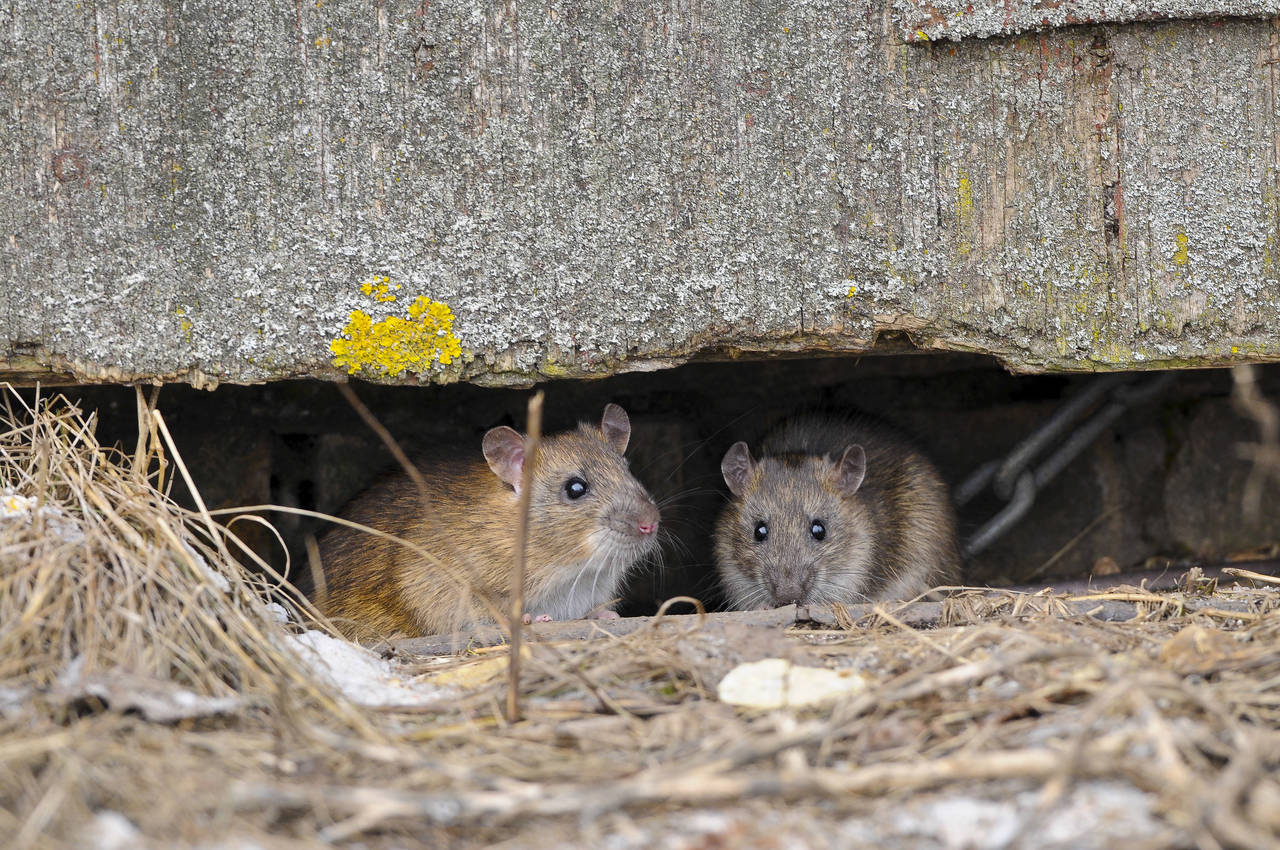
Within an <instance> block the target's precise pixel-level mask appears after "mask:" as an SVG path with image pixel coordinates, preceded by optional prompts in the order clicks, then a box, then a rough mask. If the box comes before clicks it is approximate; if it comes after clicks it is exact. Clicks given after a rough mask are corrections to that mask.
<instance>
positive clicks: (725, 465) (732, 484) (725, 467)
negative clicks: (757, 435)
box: [720, 442, 756, 496]
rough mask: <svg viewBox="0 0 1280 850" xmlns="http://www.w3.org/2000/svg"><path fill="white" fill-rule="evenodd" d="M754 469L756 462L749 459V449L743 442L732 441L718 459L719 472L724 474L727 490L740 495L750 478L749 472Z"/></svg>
mask: <svg viewBox="0 0 1280 850" xmlns="http://www.w3.org/2000/svg"><path fill="white" fill-rule="evenodd" d="M755 470H756V462H755V461H754V460H752V459H751V449H749V448H747V444H746V443H743V442H737V443H734V444H733V445H732V446H730V447H729V451H727V452H725V453H724V460H722V461H720V472H721V474H723V475H724V483H725V484H728V485H729V492H730V493H732V494H733V495H735V496H741V495H742V494H743V493H744V492H746V489H747V482H748V481H750V480H751V473H753V472H755Z"/></svg>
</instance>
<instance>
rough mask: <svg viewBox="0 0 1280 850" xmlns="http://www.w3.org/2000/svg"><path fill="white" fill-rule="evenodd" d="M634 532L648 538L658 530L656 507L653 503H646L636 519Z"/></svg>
mask: <svg viewBox="0 0 1280 850" xmlns="http://www.w3.org/2000/svg"><path fill="white" fill-rule="evenodd" d="M636 530H637V531H639V532H640V533H641V534H642V535H644V536H646V537H647V536H648V535H650V534H653V533H654V532H655V531H657V530H658V506H657V505H655V504H654V503H653V502H648V503H646V504H645V505H644V506H643V507H642V508H641V509H640V516H638V517H637V518H636Z"/></svg>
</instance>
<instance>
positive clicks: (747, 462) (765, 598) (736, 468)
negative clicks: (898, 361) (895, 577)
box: [716, 443, 874, 609]
mask: <svg viewBox="0 0 1280 850" xmlns="http://www.w3.org/2000/svg"><path fill="white" fill-rule="evenodd" d="M866 469H867V458H866V453H865V452H864V451H863V449H862V447H861V446H858V445H851V446H849V447H847V448H846V449H845V450H844V452H843V453H841V454H840V455H839V456H838V457H837V458H835V459H832V458H829V457H823V456H815V455H807V454H780V455H777V456H774V457H765V458H762V459H761V460H759V461H757V460H755V459H754V458H752V457H751V452H750V450H749V449H748V448H747V444H746V443H735V444H734V445H733V446H732V447H731V448H730V449H729V451H728V453H727V454H725V456H724V461H723V462H721V464H720V470H721V472H722V473H724V480H725V483H726V484H728V485H729V490H730V492H732V493H733V498H732V500H731V501H730V503H729V506H728V507H727V508H726V510H725V512H724V514H723V515H722V516H721V518H720V522H719V524H718V526H717V529H716V555H717V557H716V560H717V562H718V563H719V566H720V576H721V579H722V581H723V583H724V587H725V591H726V593H727V594H728V596H729V602H730V604H731V605H732V606H733V607H734V608H740V609H741V608H776V607H778V606H781V605H790V604H792V603H796V604H803V605H807V604H816V603H823V602H836V601H845V600H848V599H849V598H850V597H851V596H856V595H857V594H858V592H859V589H860V588H861V587H862V586H863V584H864V582H865V579H866V575H867V573H868V571H869V570H870V568H871V556H872V552H873V550H874V541H873V539H872V537H871V529H872V523H871V518H870V517H869V516H868V514H867V509H866V506H865V505H863V504H862V501H861V500H860V499H858V498H856V494H857V492H858V488H859V487H861V486H862V480H863V478H864V477H865V475H866Z"/></svg>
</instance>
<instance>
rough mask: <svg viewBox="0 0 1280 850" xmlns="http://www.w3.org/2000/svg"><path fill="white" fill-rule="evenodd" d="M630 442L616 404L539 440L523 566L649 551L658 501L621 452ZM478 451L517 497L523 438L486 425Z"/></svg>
mask: <svg viewBox="0 0 1280 850" xmlns="http://www.w3.org/2000/svg"><path fill="white" fill-rule="evenodd" d="M630 439H631V420H630V419H629V418H628V417H627V412H626V411H625V410H623V409H622V408H621V407H619V406H618V405H616V404H610V405H606V406H605V409H604V416H603V417H601V420H600V424H599V426H596V425H590V424H586V423H583V424H581V425H579V426H578V427H577V429H576V430H573V431H565V432H562V433H559V434H554V435H552V436H549V437H546V438H545V439H543V441H542V443H541V447H540V448H539V453H538V461H537V465H536V466H535V468H534V477H533V482H532V484H531V486H530V493H529V551H530V553H531V557H530V565H531V566H532V565H534V564H537V563H545V564H548V565H569V564H576V563H580V562H582V561H588V560H597V559H599V561H600V562H601V563H604V562H612V563H615V564H624V565H629V564H631V563H633V562H635V561H636V560H639V559H640V558H642V557H644V556H646V555H649V554H652V553H654V552H656V551H657V549H658V533H657V532H658V506H657V505H655V504H654V502H653V498H652V497H651V496H650V495H649V493H648V491H647V490H645V488H644V487H643V486H642V485H641V484H640V482H639V481H637V480H636V479H635V477H634V476H632V474H631V470H630V467H629V466H628V464H627V461H626V459H625V458H624V457H623V456H622V454H623V452H624V451H626V448H627V443H628V442H629V441H630ZM483 448H484V457H485V460H486V461H488V463H489V468H490V469H491V470H493V473H494V474H495V475H497V476H498V478H500V479H502V481H504V482H506V484H508V485H509V486H510V487H511V488H512V489H513V490H514V491H515V492H516V494H519V492H520V487H521V483H520V479H521V475H522V473H523V470H524V460H525V456H524V437H522V436H521V435H520V434H519V433H518V432H517V431H515V430H514V429H511V428H507V427H505V426H504V427H501V428H494V429H492V430H490V431H489V432H488V433H486V434H485V435H484V444H483ZM535 554H536V555H537V557H534V556H533V555H535Z"/></svg>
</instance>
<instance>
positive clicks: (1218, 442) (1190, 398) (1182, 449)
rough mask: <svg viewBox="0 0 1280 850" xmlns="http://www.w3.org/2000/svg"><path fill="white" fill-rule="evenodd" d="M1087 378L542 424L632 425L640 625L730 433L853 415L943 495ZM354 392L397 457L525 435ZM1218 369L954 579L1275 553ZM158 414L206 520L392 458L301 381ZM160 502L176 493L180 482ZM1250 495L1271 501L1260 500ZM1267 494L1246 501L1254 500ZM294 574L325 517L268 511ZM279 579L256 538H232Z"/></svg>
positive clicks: (856, 378) (1271, 527)
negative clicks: (644, 501)
mask: <svg viewBox="0 0 1280 850" xmlns="http://www.w3.org/2000/svg"><path fill="white" fill-rule="evenodd" d="M1258 374H1259V376H1260V378H1261V380H1262V388H1263V391H1264V392H1265V393H1267V394H1268V395H1269V397H1271V398H1273V399H1276V400H1280V367H1259V369H1258ZM1095 380H1098V378H1097V377H1095V376H1089V375H1041V376H1014V375H1009V374H1007V373H1006V372H1004V371H1003V370H1002V369H1000V368H999V367H998V366H997V365H996V364H995V363H994V362H993V361H992V360H990V359H988V358H985V357H979V356H966V355H953V354H937V355H935V354H914V355H909V356H905V355H904V356H874V357H862V358H856V357H828V358H818V359H814V358H786V359H781V358H780V359H769V360H757V361H740V362H704V363H693V364H689V365H686V366H682V367H679V368H675V369H671V370H667V371H660V372H650V373H635V374H626V375H619V376H616V377H612V378H607V379H602V380H598V381H562V382H548V383H546V384H544V385H543V388H544V389H545V390H546V391H547V407H546V411H547V412H546V418H547V422H546V427H547V428H548V429H551V430H554V429H559V428H564V427H568V426H570V425H572V424H573V422H575V421H577V420H579V419H590V420H596V419H598V417H599V416H600V412H601V410H602V409H603V407H604V405H605V404H606V403H607V402H609V401H614V402H617V403H619V404H621V405H622V406H623V407H625V408H626V409H627V411H628V412H629V413H630V414H631V418H632V425H633V436H632V445H631V448H630V449H629V451H628V456H629V457H630V458H631V463H632V469H633V471H634V472H635V474H636V476H637V477H638V478H639V479H640V480H641V481H642V482H643V483H644V484H645V485H646V486H648V487H649V489H650V491H651V492H652V493H653V494H654V495H655V496H656V497H657V498H658V499H660V500H670V503H669V504H668V505H667V507H665V508H664V522H665V524H666V525H667V527H668V528H669V529H670V530H671V531H672V532H673V533H674V535H675V536H676V537H677V538H678V539H679V540H680V542H681V545H680V546H678V547H673V548H671V549H670V551H668V552H667V553H666V566H665V568H664V569H662V570H661V571H656V570H649V571H643V572H640V573H638V574H637V575H636V577H635V579H634V580H633V582H632V585H631V587H630V589H629V596H628V600H627V605H626V606H625V608H624V610H625V611H626V612H628V613H637V614H639V613H652V611H653V610H654V609H655V608H656V605H657V603H658V602H659V601H661V600H662V599H665V598H667V597H670V596H673V595H679V594H689V595H695V596H699V597H702V598H705V599H707V600H708V601H710V602H712V604H714V602H715V597H716V594H715V581H714V573H713V570H712V568H711V550H710V530H711V527H712V523H713V522H714V518H715V514H716V512H717V510H718V509H719V507H720V505H721V504H722V502H723V499H724V493H725V488H724V485H723V481H722V480H721V477H720V471H719V464H720V459H721V457H722V456H723V454H724V452H725V450H726V449H727V448H728V447H729V446H730V445H731V444H732V443H733V442H734V441H736V440H739V439H744V440H747V441H748V442H749V443H750V444H751V445H752V446H753V448H754V447H756V446H758V441H759V437H760V435H761V433H762V432H763V431H764V430H765V429H766V428H767V427H768V426H769V425H770V424H771V423H772V422H774V421H776V419H778V418H779V417H781V416H783V415H785V414H787V413H788V412H790V411H794V410H796V409H798V408H802V407H815V406H816V407H822V408H831V409H858V410H862V411H865V412H868V413H873V414H875V415H877V416H880V417H882V418H884V419H887V420H890V421H891V422H894V423H895V424H897V425H899V426H901V427H902V428H903V429H904V430H905V431H907V432H908V433H910V434H912V435H913V436H914V437H915V438H916V440H917V442H919V444H920V445H921V446H922V447H923V448H924V449H925V450H926V452H927V453H928V454H929V455H930V456H931V457H932V458H933V459H934V460H935V462H936V463H937V464H938V466H939V468H940V469H941V470H942V472H943V474H944V475H945V476H946V477H947V479H948V480H949V481H950V482H951V483H952V485H953V486H955V485H956V484H958V483H959V482H960V481H962V480H963V479H964V478H965V477H966V476H967V475H968V474H969V473H970V472H972V471H973V470H974V469H975V468H977V467H978V466H979V465H980V464H982V463H983V462H985V461H987V460H991V459H993V458H1000V457H1003V456H1004V455H1005V454H1006V453H1008V451H1009V450H1010V449H1011V448H1012V447H1013V446H1014V445H1015V444H1016V443H1017V442H1018V441H1019V440H1020V439H1022V438H1023V437H1024V436H1026V435H1027V434H1028V433H1030V432H1031V431H1033V430H1034V429H1036V428H1037V427H1038V426H1039V425H1040V424H1041V423H1042V422H1043V421H1044V420H1045V419H1046V417H1048V416H1049V415H1050V414H1051V413H1053V412H1054V411H1055V410H1056V409H1057V408H1058V407H1059V406H1060V405H1061V404H1062V402H1063V400H1064V399H1066V398H1069V397H1071V396H1072V395H1073V394H1075V393H1078V392H1080V391H1081V390H1082V389H1083V388H1085V387H1086V386H1087V385H1088V384H1089V383H1090V382H1091V381H1095ZM354 386H355V389H356V391H357V393H358V394H359V396H360V397H361V398H362V399H363V400H364V401H365V402H366V404H368V405H369V407H370V408H371V409H372V410H373V411H374V412H375V414H376V415H377V416H378V417H379V419H380V420H381V421H382V422H383V423H384V424H385V425H386V426H387V428H388V429H389V430H390V431H391V432H392V434H393V435H395V437H396V439H397V440H399V441H400V442H401V443H402V445H403V446H404V447H405V448H406V449H408V450H410V451H412V450H413V449H415V448H421V447H426V446H429V445H432V444H435V443H442V442H444V443H455V442H458V441H462V443H463V444H465V445H466V446H467V447H469V448H467V450H469V451H470V450H473V451H475V452H476V453H477V454H478V453H479V451H480V438H481V436H482V434H483V433H484V431H485V430H486V429H487V428H490V427H492V426H494V425H498V424H512V425H516V426H517V427H520V426H522V425H523V416H524V409H525V403H526V400H527V398H528V396H529V391H528V390H512V389H490V388H482V387H476V386H472V385H455V386H443V387H436V386H432V387H420V388H419V387H384V386H375V385H370V384H364V383H359V382H357V383H356V384H355V385H354ZM1231 386H1232V385H1231V376H1230V373H1229V372H1228V371H1225V370H1205V371H1188V372H1180V373H1178V374H1177V378H1176V380H1175V381H1174V382H1173V384H1172V386H1171V387H1170V388H1168V389H1167V390H1166V391H1165V392H1164V393H1163V394H1162V395H1161V396H1160V397H1158V398H1156V399H1155V400H1153V401H1150V402H1147V403H1145V404H1142V405H1139V406H1135V407H1134V408H1133V409H1131V410H1130V411H1128V412H1127V413H1126V414H1125V415H1124V416H1123V417H1121V418H1120V419H1119V421H1117V422H1116V424H1115V425H1114V426H1113V427H1111V428H1109V429H1107V431H1105V432H1104V433H1103V434H1102V436H1101V437H1099V438H1098V439H1097V440H1096V441H1095V442H1094V443H1093V444H1091V445H1090V446H1089V448H1088V449H1087V450H1086V451H1085V452H1084V453H1082V454H1081V455H1080V457H1079V458H1078V459H1077V460H1076V461H1075V462H1074V463H1072V464H1071V465H1070V466H1069V467H1068V468H1067V469H1066V470H1065V471H1064V472H1063V473H1062V474H1061V476H1059V477H1058V478H1057V479H1056V480H1055V481H1054V482H1053V483H1052V484H1050V485H1049V486H1048V487H1046V488H1045V489H1044V491H1043V492H1041V493H1040V494H1039V496H1038V498H1037V500H1036V502H1035V504H1034V506H1033V507H1032V508H1031V510H1030V512H1029V513H1028V514H1027V515H1026V517H1025V518H1024V519H1023V520H1022V521H1021V522H1020V523H1018V524H1017V525H1016V526H1015V527H1013V528H1012V529H1011V530H1010V531H1009V532H1008V533H1007V534H1006V535H1005V536H1004V537H1002V538H1001V539H1000V540H998V541H997V542H996V543H995V544H994V545H992V546H991V547H990V548H989V549H987V550H986V551H984V552H982V553H981V554H980V555H978V556H977V557H975V558H974V559H973V560H972V562H971V563H970V564H969V566H968V574H967V580H968V582H969V583H972V584H993V585H1005V584H1025V583H1032V582H1041V581H1047V580H1053V579H1055V578H1082V577H1085V576H1088V575H1089V574H1090V573H1091V571H1092V570H1093V569H1094V567H1095V564H1097V563H1098V562H1099V561H1100V559H1104V558H1109V559H1111V560H1113V561H1114V562H1115V563H1116V564H1117V565H1118V566H1119V567H1120V568H1122V569H1130V568H1141V567H1150V566H1158V565H1159V564H1160V563H1162V562H1164V561H1167V560H1170V559H1186V558H1208V559H1221V558H1224V557H1227V556H1231V555H1236V554H1239V553H1242V552H1247V551H1257V553H1258V554H1259V556H1260V557H1261V556H1264V555H1268V554H1274V552H1275V549H1274V546H1275V544H1276V543H1277V541H1280V516H1278V515H1276V514H1275V513H1274V512H1270V513H1268V512H1266V511H1264V512H1263V514H1264V515H1263V516H1262V517H1261V518H1259V519H1257V520H1250V519H1248V518H1246V517H1245V516H1244V512H1243V509H1242V495H1243V491H1244V486H1245V480H1246V478H1247V476H1248V475H1249V471H1250V463H1249V461H1247V460H1245V459H1242V458H1241V457H1240V455H1239V451H1238V447H1239V446H1241V445H1242V444H1246V443H1249V442H1252V441H1255V440H1257V438H1258V436H1257V435H1258V432H1257V427H1256V426H1255V425H1254V424H1253V423H1252V422H1251V421H1249V420H1246V419H1243V418H1241V416H1240V415H1239V414H1238V413H1236V412H1235V411H1234V410H1233V408H1232V405H1231V399H1230V393H1231ZM60 391H61V392H63V393H64V394H66V395H67V396H68V397H70V398H72V399H80V400H81V401H82V402H83V405H84V406H85V407H86V408H87V409H97V410H98V412H99V415H100V418H101V425H100V430H99V434H100V436H101V438H102V440H103V442H104V443H106V444H110V443H112V442H116V441H119V442H120V443H122V445H124V446H125V447H126V448H127V449H129V450H132V447H133V443H134V438H135V437H134V435H135V434H136V430H135V429H136V421H135V413H134V391H133V389H132V388H128V387H70V388H64V389H61V390H60ZM160 408H161V410H162V411H163V413H164V415H165V417H166V420H167V422H168V423H169V426H170V428H171V429H172V431H173V433H174V437H175V439H176V441H177V443H178V446H179V449H180V450H181V452H182V454H183V456H184V458H185V459H186V462H187V463H188V465H189V466H190V468H191V471H192V474H193V475H194V477H195V479H196V482H197V485H198V486H199V487H200V489H201V492H202V494H203V495H204V497H205V499H206V501H207V502H208V504H209V505H210V507H232V506H236V505H247V504H259V503H267V502H270V503H276V504H282V505H290V506H294V507H300V508H306V509H311V510H318V511H323V512H337V511H339V510H340V509H341V508H342V506H343V504H344V503H345V502H346V501H347V500H348V499H350V498H351V497H352V496H354V495H356V494H357V493H358V492H359V491H360V490H361V489H363V488H364V487H365V486H367V485H368V484H369V483H370V482H371V481H372V480H373V479H374V478H375V476H377V475H378V474H379V473H380V472H382V471H385V470H388V469H390V468H392V467H393V462H392V460H391V457H390V454H389V453H388V452H387V451H386V449H385V448H384V447H383V446H382V444H381V443H380V441H379V440H378V439H377V437H376V436H375V435H374V434H372V433H371V432H370V431H369V429H368V428H367V427H366V426H365V425H364V423H363V422H361V420H360V419H359V417H358V416H357V415H356V414H355V412H354V411H353V410H351V408H350V407H349V406H348V405H347V404H346V402H345V401H344V400H343V399H342V397H341V395H340V394H339V392H338V390H337V389H336V388H335V387H334V386H332V385H330V384H326V383H322V382H317V381H297V382H284V383H276V384H270V385H264V386H249V387H241V386H226V387H221V388H219V389H218V390H216V391H213V392H205V391H200V390H193V389H191V388H189V387H186V386H168V387H165V388H164V389H163V390H162V392H161V394H160ZM175 493H177V494H180V495H181V497H182V498H183V499H186V498H187V497H186V494H185V488H183V487H182V486H181V484H180V483H179V484H178V485H176V486H175ZM1266 495H1267V496H1271V497H1274V496H1275V495H1276V493H1275V491H1274V489H1272V490H1270V491H1268V493H1267V494H1266ZM1267 502H1268V499H1267V498H1265V497H1264V500H1263V504H1264V505H1265V504H1267ZM1000 506H1001V502H1000V500H998V499H997V498H995V497H994V496H992V495H990V494H986V495H984V496H983V497H980V498H978V499H976V500H974V501H973V502H971V503H970V504H968V505H966V506H965V508H964V510H962V511H961V514H960V518H961V528H962V534H963V535H968V534H970V533H972V532H973V531H974V530H975V529H976V528H977V527H978V526H980V525H981V523H982V522H984V521H985V520H986V519H987V518H988V517H989V516H991V515H992V514H993V513H994V512H995V511H996V510H998V509H999V507H1000ZM270 519H271V520H272V522H273V523H275V525H276V527H277V528H278V529H279V531H280V533H281V534H282V535H283V537H284V539H285V541H286V543H287V545H288V547H289V549H290V553H291V555H292V558H293V563H294V564H295V565H300V564H302V563H303V562H304V560H305V555H304V551H305V550H304V541H305V538H306V535H308V534H319V533H322V532H323V530H324V523H322V522H320V521H317V520H310V519H304V518H299V517H295V516H290V515H284V514H280V515H274V516H272V517H270ZM238 528H239V529H240V530H241V532H242V534H243V535H244V536H246V537H247V538H248V539H250V540H251V542H252V543H253V545H254V546H255V547H256V548H258V550H259V551H260V552H262V553H263V554H264V556H266V557H267V558H268V559H269V560H270V561H272V562H273V563H276V564H279V565H281V566H283V563H284V557H283V555H282V553H281V551H280V547H279V546H278V545H277V544H276V543H275V541H274V539H273V538H272V537H271V535H270V534H268V533H267V532H265V531H264V530H262V529H260V528H257V527H255V526H252V525H250V524H241V525H240V526H238Z"/></svg>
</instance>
